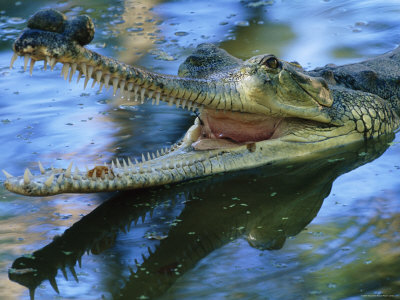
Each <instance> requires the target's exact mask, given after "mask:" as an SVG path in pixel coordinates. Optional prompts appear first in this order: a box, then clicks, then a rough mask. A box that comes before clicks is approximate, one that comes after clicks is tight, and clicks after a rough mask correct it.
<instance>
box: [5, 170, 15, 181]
mask: <svg viewBox="0 0 400 300" xmlns="http://www.w3.org/2000/svg"><path fill="white" fill-rule="evenodd" d="M3 173H4V175H6V177H7V179H9V178H11V177H14V176H12V175H11V174H10V173H8V172H7V171H6V170H3Z"/></svg>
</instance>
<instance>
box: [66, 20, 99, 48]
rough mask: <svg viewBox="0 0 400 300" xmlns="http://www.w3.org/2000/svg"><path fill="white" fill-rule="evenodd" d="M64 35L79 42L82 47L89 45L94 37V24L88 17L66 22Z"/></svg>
mask: <svg viewBox="0 0 400 300" xmlns="http://www.w3.org/2000/svg"><path fill="white" fill-rule="evenodd" d="M63 35H65V36H67V37H69V38H71V39H73V40H75V41H77V42H78V43H79V44H80V45H81V46H84V45H87V44H89V43H90V42H91V41H92V40H93V37H94V24H93V21H92V19H91V18H90V17H89V16H87V15H82V16H78V17H76V18H75V19H72V20H68V21H67V22H66V26H65V30H64V32H63Z"/></svg>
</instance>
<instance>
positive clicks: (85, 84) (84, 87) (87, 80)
mask: <svg viewBox="0 0 400 300" xmlns="http://www.w3.org/2000/svg"><path fill="white" fill-rule="evenodd" d="M88 82H89V77H87V76H86V77H85V83H84V84H83V89H86V87H87V84H88Z"/></svg>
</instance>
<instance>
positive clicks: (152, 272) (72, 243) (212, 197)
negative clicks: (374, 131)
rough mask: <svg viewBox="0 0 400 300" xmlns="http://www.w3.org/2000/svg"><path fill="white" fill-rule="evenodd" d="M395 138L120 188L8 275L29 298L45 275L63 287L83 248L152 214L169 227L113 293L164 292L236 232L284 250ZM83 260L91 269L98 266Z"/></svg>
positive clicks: (101, 243)
mask: <svg viewBox="0 0 400 300" xmlns="http://www.w3.org/2000/svg"><path fill="white" fill-rule="evenodd" d="M392 138H393V137H392V136H389V137H386V139H387V140H384V141H382V140H378V141H376V142H371V143H368V144H365V143H359V144H353V145H349V146H347V147H345V148H341V151H340V152H338V150H336V153H332V152H326V153H322V154H321V155H320V156H318V157H315V156H313V157H309V158H308V159H307V160H306V161H305V160H303V161H297V162H293V163H292V164H291V165H282V164H281V165H276V166H266V167H263V168H259V169H255V170H251V171H246V172H241V173H236V174H230V175H229V176H228V175H224V176H216V177H214V178H212V180H210V179H209V180H199V181H193V182H189V183H185V184H181V185H178V186H172V187H170V188H169V189H165V188H160V189H158V190H138V191H135V192H132V193H120V194H117V195H116V196H115V197H114V198H112V199H110V200H109V201H107V202H105V203H103V204H102V205H100V206H99V207H98V208H96V209H95V210H94V211H93V212H91V213H90V214H88V215H87V216H85V217H83V218H82V219H81V220H80V221H79V222H77V223H75V224H74V225H73V226H72V227H71V228H69V229H67V230H66V231H65V232H64V234H63V235H62V236H60V237H57V238H56V239H54V240H53V241H52V242H51V243H50V244H48V245H47V246H45V247H43V248H41V249H39V250H37V251H35V252H33V253H32V254H31V255H28V256H24V257H21V258H18V259H16V260H15V262H14V263H13V265H12V268H11V269H10V271H9V278H10V279H11V280H12V281H15V282H18V283H20V284H22V285H24V286H26V287H28V288H29V290H30V292H31V298H33V297H34V294H35V289H36V287H37V286H39V285H40V284H41V282H43V281H44V280H46V279H47V280H49V282H50V284H51V285H52V287H53V289H54V290H55V291H56V292H57V293H60V294H62V293H63V291H62V290H61V289H59V288H58V286H57V282H56V280H55V276H56V275H57V272H58V270H59V269H60V270H61V271H62V273H63V274H64V276H65V277H66V278H67V272H66V269H69V271H70V272H71V273H72V275H73V276H74V277H75V279H76V280H77V281H78V276H77V274H76V272H75V269H74V267H75V265H76V263H77V262H78V264H79V267H81V259H82V256H83V255H84V253H85V252H88V253H89V252H91V253H92V254H100V253H104V251H106V250H107V249H108V248H111V247H115V248H118V245H115V244H114V242H115V240H116V237H117V236H118V235H123V234H126V235H127V236H126V237H125V240H126V239H129V234H132V232H134V231H135V230H134V227H135V225H136V224H137V222H138V220H139V219H140V218H143V219H144V218H145V216H150V219H149V220H147V222H149V228H148V231H152V232H154V231H157V228H158V229H159V231H160V232H161V231H162V230H163V229H165V230H166V232H165V234H155V233H153V234H152V235H151V237H152V238H153V240H154V239H157V240H159V242H157V244H156V245H155V247H154V243H155V242H154V241H152V242H151V243H150V242H149V240H146V239H143V241H141V243H142V242H143V245H149V246H150V247H149V252H148V253H146V254H143V253H142V257H143V258H140V253H136V254H137V257H132V258H131V257H130V258H126V259H125V261H130V262H133V261H135V263H128V266H127V267H129V268H130V270H131V275H130V276H128V278H124V277H123V275H122V274H121V277H120V278H114V279H113V281H115V280H120V279H122V278H123V280H124V281H125V283H124V285H123V286H122V287H121V288H118V290H117V291H115V289H116V287H115V286H113V289H114V290H112V291H110V293H111V294H112V295H113V298H123V299H137V298H138V297H144V296H145V297H149V298H154V297H158V296H161V295H163V294H164V293H165V292H166V291H167V290H168V289H169V288H170V287H171V286H172V284H173V283H174V282H175V281H176V280H177V279H178V278H179V277H180V276H182V275H183V274H184V273H186V272H187V271H188V270H190V269H192V268H193V267H194V266H196V264H197V263H198V262H199V261H200V260H201V259H202V258H204V257H206V256H207V255H209V254H210V253H212V252H213V251H214V250H216V249H218V248H220V247H222V246H224V245H226V244H228V243H230V242H232V241H233V240H235V239H238V238H246V239H247V241H248V242H249V244H250V246H252V247H255V248H257V249H260V250H279V249H281V248H282V247H283V246H284V243H285V240H286V238H287V237H290V236H294V235H296V234H298V233H299V232H300V231H302V230H303V229H304V227H305V226H307V224H309V223H310V222H311V221H312V220H313V218H314V217H315V216H316V215H317V213H318V211H319V209H320V207H321V205H322V202H323V200H324V198H325V197H326V196H327V195H329V192H330V189H331V186H332V182H333V181H334V180H335V179H336V178H337V177H338V176H339V175H341V174H343V173H345V172H348V171H350V170H352V169H354V168H356V167H358V166H360V165H362V164H365V163H366V162H368V161H371V160H373V159H375V158H376V157H378V156H379V155H380V154H382V153H383V151H384V150H385V149H386V146H387V141H388V140H391V139H392ZM360 153H363V155H360ZM365 153H366V154H365ZM249 190H251V191H252V193H251V196H250V195H249V194H248V191H249ZM177 194H179V195H181V196H180V199H179V198H177V197H176V195H177ZM171 199H175V200H174V201H173V202H171V201H170V200H171ZM171 204H173V205H174V208H171ZM174 209H175V210H176V211H178V213H177V215H178V216H177V218H176V219H175V220H174V221H172V223H170V224H173V225H174V226H168V227H165V228H161V227H162V226H161V227H160V224H159V223H157V222H158V221H159V220H160V218H164V219H167V218H168V217H169V218H170V217H171V210H174ZM164 219H163V220H164ZM177 220H179V221H177ZM163 224H165V222H164V223H163ZM157 226H158V227H157ZM131 227H132V228H131ZM127 231H128V232H129V231H131V232H130V233H127ZM146 243H148V244H146ZM151 246H153V247H151ZM136 254H135V256H136ZM139 261H140V262H139ZM82 267H83V269H84V272H85V273H89V274H90V273H92V272H93V270H90V269H85V266H82ZM121 273H122V272H121ZM104 276H112V275H107V274H104Z"/></svg>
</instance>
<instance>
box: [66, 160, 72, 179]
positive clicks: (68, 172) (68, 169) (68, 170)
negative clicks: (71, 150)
mask: <svg viewBox="0 0 400 300" xmlns="http://www.w3.org/2000/svg"><path fill="white" fill-rule="evenodd" d="M72 165H73V162H72V161H71V163H70V164H69V166H68V168H67V170H66V171H65V177H67V178H70V177H71V169H72Z"/></svg>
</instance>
